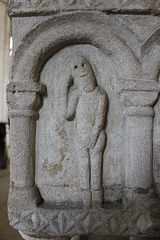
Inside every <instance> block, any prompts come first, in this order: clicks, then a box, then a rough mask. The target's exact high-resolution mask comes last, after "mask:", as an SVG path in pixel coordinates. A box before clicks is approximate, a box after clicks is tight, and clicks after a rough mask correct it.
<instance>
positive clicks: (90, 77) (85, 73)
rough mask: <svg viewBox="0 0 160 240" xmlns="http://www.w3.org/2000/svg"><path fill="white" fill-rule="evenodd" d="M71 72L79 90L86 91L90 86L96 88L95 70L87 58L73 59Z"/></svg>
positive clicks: (76, 57) (78, 57)
mask: <svg viewBox="0 0 160 240" xmlns="http://www.w3.org/2000/svg"><path fill="white" fill-rule="evenodd" d="M71 72H72V76H73V78H74V80H75V81H76V82H77V84H78V86H79V88H81V89H84V88H87V87H88V86H89V85H93V86H95V76H94V73H93V70H92V68H91V65H90V64H89V62H88V61H87V59H86V58H85V57H82V56H75V57H73V59H72V61H71Z"/></svg>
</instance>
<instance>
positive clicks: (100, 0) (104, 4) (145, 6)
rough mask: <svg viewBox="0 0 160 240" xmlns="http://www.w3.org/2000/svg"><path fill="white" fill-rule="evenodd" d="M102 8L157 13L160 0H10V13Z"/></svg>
mask: <svg viewBox="0 0 160 240" xmlns="http://www.w3.org/2000/svg"><path fill="white" fill-rule="evenodd" d="M71 10H72V11H73V10H86V11H87V10H92V11H93V10H100V11H109V12H113V13H114V12H137V13H139V12H142V13H154V14H157V13H159V11H160V3H159V0H147V1H146V0H134V1H132V0H116V1H111V0H68V1H67V0H50V1H47V0H43V1H42V0H31V1H30V0H25V1H21V0H9V14H10V16H15V15H23V14H25V15H31V14H33V15H34V14H37V15H38V14H40V15H45V14H51V13H56V12H60V11H71Z"/></svg>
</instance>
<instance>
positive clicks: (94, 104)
mask: <svg viewBox="0 0 160 240" xmlns="http://www.w3.org/2000/svg"><path fill="white" fill-rule="evenodd" d="M70 70H71V71H70V72H71V74H70V76H69V77H68V79H66V80H65V82H63V84H64V85H63V88H62V114H63V116H64V118H65V119H66V120H74V144H75V149H76V155H77V158H78V162H79V183H80V188H81V192H82V201H83V207H85V208H89V207H93V208H99V207H102V204H103V189H102V161H103V152H104V148H105V145H106V133H105V130H104V127H105V126H104V125H105V119H106V111H107V105H108V104H107V95H106V93H105V92H104V90H102V89H101V88H100V87H98V86H97V83H96V78H95V75H94V72H93V70H92V67H91V65H90V63H89V62H88V60H87V59H86V58H85V57H83V56H74V57H73V58H72V59H71V63H70ZM72 89H73V90H72Z"/></svg>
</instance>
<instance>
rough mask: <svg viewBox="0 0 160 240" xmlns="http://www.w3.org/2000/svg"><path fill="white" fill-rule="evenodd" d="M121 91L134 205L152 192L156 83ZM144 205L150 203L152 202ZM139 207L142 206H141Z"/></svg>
mask: <svg viewBox="0 0 160 240" xmlns="http://www.w3.org/2000/svg"><path fill="white" fill-rule="evenodd" d="M130 85H131V86H129V88H128V85H127V84H126V86H125V87H124V89H123V90H122V92H121V100H122V102H123V105H124V114H125V126H126V129H125V196H126V199H127V200H129V201H130V202H134V205H139V203H143V201H144V199H145V198H146V197H147V196H148V197H150V195H151V192H152V190H153V168H152V144H153V142H152V141H153V140H152V131H153V124H152V121H153V117H154V110H153V106H154V104H155V102H156V100H157V98H158V87H157V85H156V83H155V84H154V82H153V83H152V82H143V81H137V83H136V85H135V83H134V82H132V81H130ZM145 204H149V201H148V202H147V203H146V202H145ZM139 206H140V205H139Z"/></svg>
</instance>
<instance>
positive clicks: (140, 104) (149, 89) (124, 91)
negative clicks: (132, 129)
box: [119, 80, 159, 117]
mask: <svg viewBox="0 0 160 240" xmlns="http://www.w3.org/2000/svg"><path fill="white" fill-rule="evenodd" d="M120 86H121V87H120V91H119V94H120V101H121V102H122V103H123V105H124V106H125V107H126V108H125V114H127V115H128V116H132V115H137V116H148V117H153V116H154V111H153V109H152V107H153V106H154V105H155V103H156V101H157V99H158V96H159V85H158V83H157V82H153V81H141V80H136V81H133V80H126V81H125V80H124V81H121V82H120Z"/></svg>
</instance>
